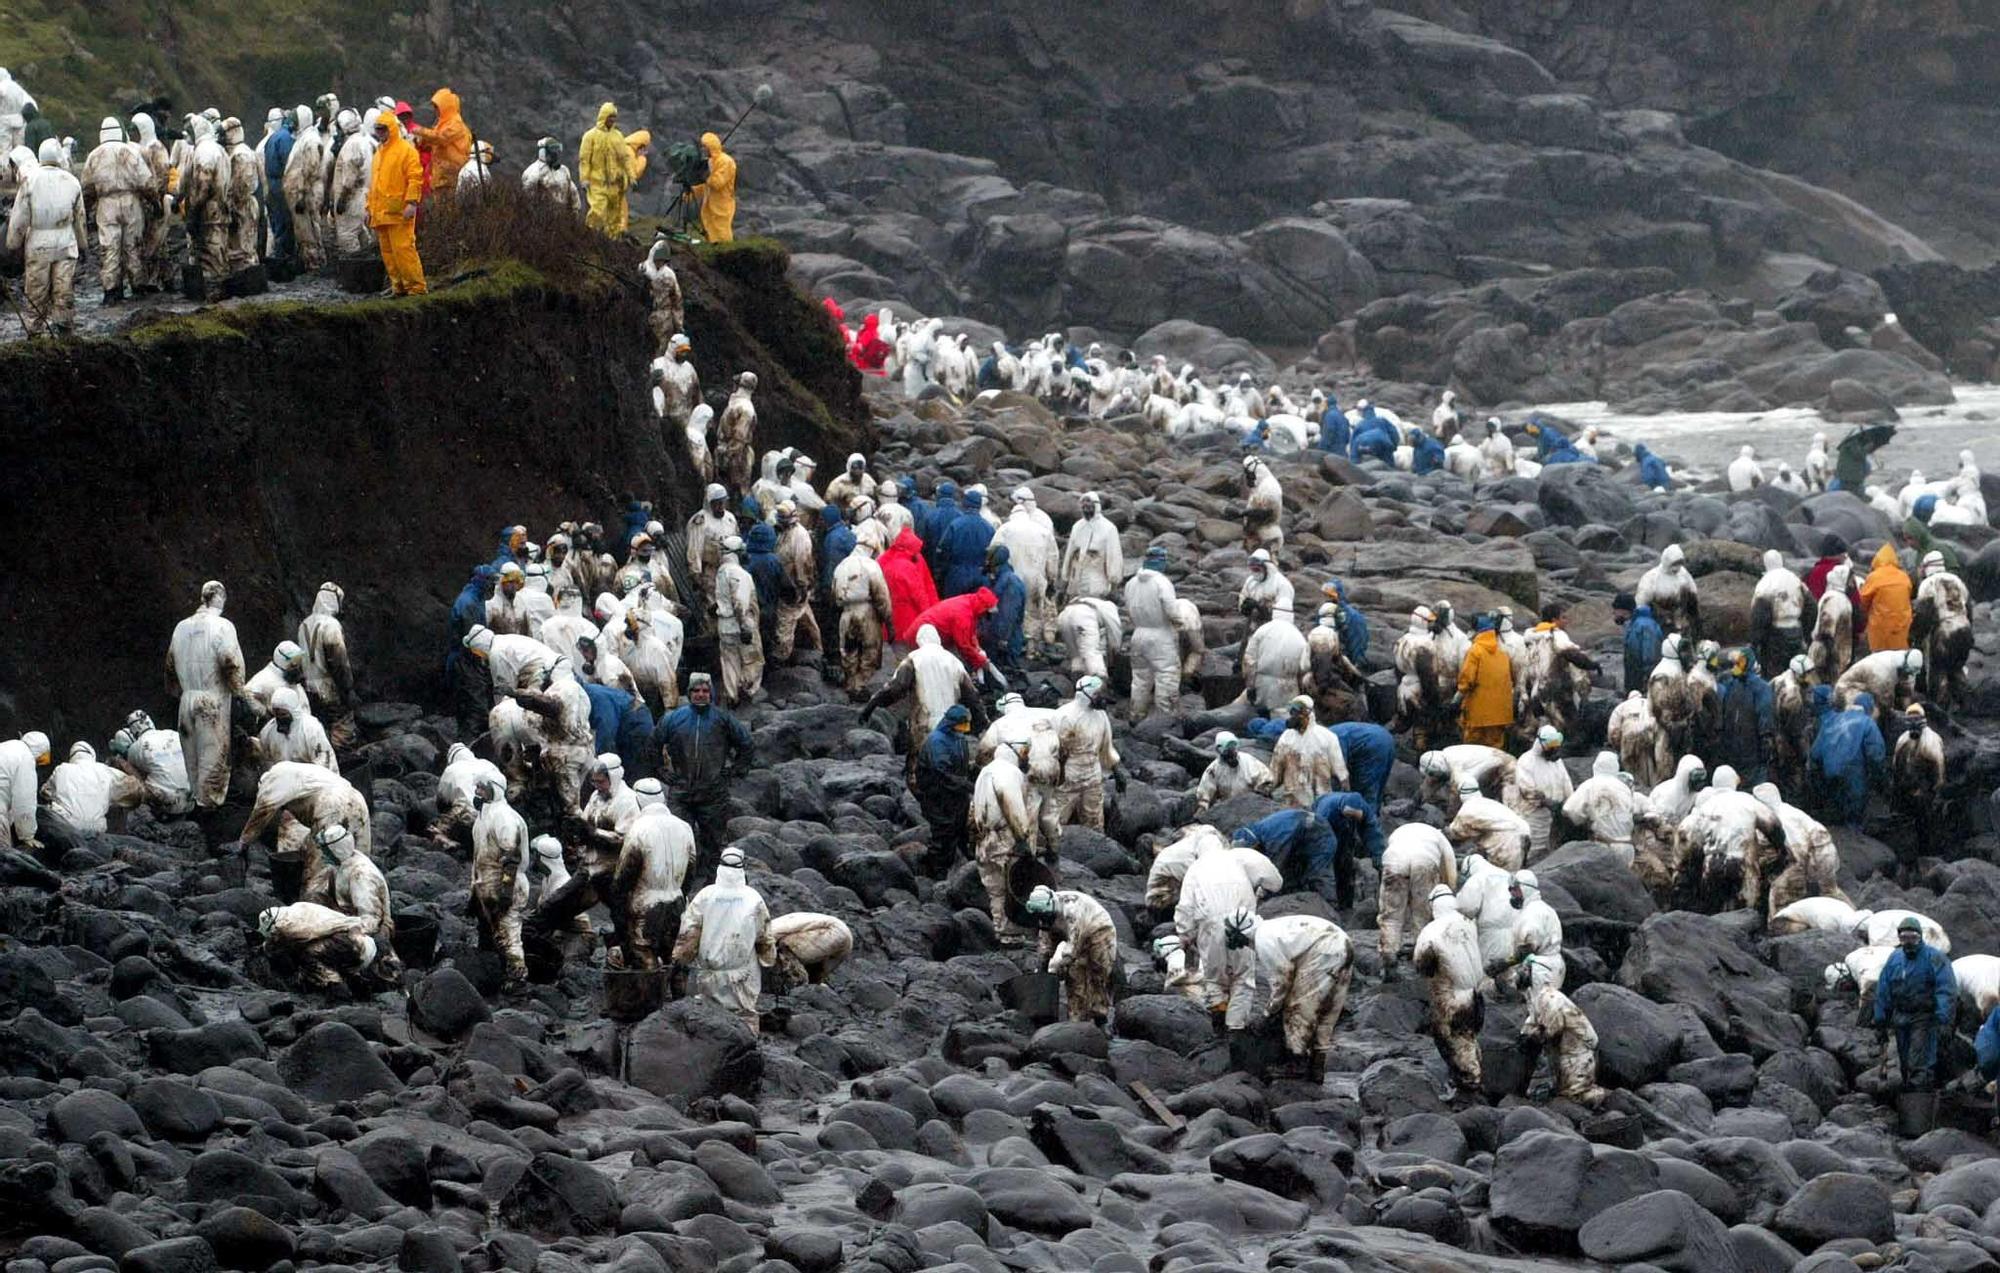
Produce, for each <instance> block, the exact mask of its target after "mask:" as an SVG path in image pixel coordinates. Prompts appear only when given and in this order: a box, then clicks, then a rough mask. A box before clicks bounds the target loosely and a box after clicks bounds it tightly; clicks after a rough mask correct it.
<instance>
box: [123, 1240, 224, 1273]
mask: <svg viewBox="0 0 2000 1273" xmlns="http://www.w3.org/2000/svg"><path fill="white" fill-rule="evenodd" d="M215 1267H216V1260H215V1248H213V1247H211V1246H210V1245H209V1244H208V1240H207V1239H206V1238H202V1237H198V1236H195V1237H185V1238H168V1239H167V1240H165V1241H164V1242H152V1243H148V1244H147V1245H145V1246H142V1247H135V1248H133V1249H132V1250H130V1251H127V1252H126V1253H125V1254H124V1255H123V1256H122V1257H120V1259H119V1261H118V1269H119V1273H209V1270H211V1269H213V1268H215Z"/></svg>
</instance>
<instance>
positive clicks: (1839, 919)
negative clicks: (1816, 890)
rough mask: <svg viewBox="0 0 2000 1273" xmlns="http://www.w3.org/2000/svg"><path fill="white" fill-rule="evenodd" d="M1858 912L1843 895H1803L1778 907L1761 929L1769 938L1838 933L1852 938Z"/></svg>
mask: <svg viewBox="0 0 2000 1273" xmlns="http://www.w3.org/2000/svg"><path fill="white" fill-rule="evenodd" d="M1859 914H1860V913H1859V912H1858V911H1856V910H1855V909H1854V907H1853V906H1852V905H1851V904H1850V903H1848V902H1847V901H1846V900H1845V899H1843V898H1838V897H1802V898H1800V899H1798V900H1797V901H1795V902H1792V903H1791V904H1789V905H1787V906H1782V907H1780V908H1779V909H1778V911H1777V913H1776V914H1774V915H1772V916H1771V919H1770V922H1769V923H1767V924H1766V925H1765V926H1764V932H1765V934H1766V935H1767V936H1771V937H1787V936H1790V935H1791V934H1793V933H1839V934H1840V935H1841V936H1843V937H1852V936H1853V935H1854V925H1855V923H1856V921H1857V919H1858V918H1859Z"/></svg>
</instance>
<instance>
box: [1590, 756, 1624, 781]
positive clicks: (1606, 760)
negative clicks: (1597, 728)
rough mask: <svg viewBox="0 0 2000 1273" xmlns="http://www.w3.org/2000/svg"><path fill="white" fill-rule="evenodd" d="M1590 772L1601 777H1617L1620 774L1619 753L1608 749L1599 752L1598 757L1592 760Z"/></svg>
mask: <svg viewBox="0 0 2000 1273" xmlns="http://www.w3.org/2000/svg"><path fill="white" fill-rule="evenodd" d="M1590 772H1591V773H1593V774H1595V775H1596V776H1597V777H1599V778H1616V777H1617V776H1618V757H1617V755H1616V754H1615V753H1613V752H1608V751H1600V752H1598V753H1597V759H1595V760H1593V761H1591V762H1590Z"/></svg>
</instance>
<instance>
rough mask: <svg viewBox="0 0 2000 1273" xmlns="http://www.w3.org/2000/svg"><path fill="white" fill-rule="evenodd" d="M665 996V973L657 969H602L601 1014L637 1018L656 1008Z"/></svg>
mask: <svg viewBox="0 0 2000 1273" xmlns="http://www.w3.org/2000/svg"><path fill="white" fill-rule="evenodd" d="M666 998H667V974H666V973H665V972H664V971H661V970H659V969H649V970H644V971H639V970H633V969H606V970H605V973H604V1015H605V1016H607V1017H610V1018H611V1019H612V1020H613V1021H639V1020H643V1019H644V1018H646V1017H649V1016H651V1015H652V1014H653V1013H655V1012H657V1011H659V1008H660V1005H661V1004H662V1003H664V1002H666Z"/></svg>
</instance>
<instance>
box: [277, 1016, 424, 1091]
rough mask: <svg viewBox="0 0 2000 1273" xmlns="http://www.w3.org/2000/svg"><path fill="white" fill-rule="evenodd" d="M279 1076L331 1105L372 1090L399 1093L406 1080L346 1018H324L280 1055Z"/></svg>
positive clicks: (287, 1083)
mask: <svg viewBox="0 0 2000 1273" xmlns="http://www.w3.org/2000/svg"><path fill="white" fill-rule="evenodd" d="M278 1075H279V1077H281V1078H283V1079H284V1080H285V1084H286V1086H288V1087H290V1088H291V1089H292V1090H293V1091H294V1092H297V1093H298V1094H299V1095H300V1096H303V1097H305V1098H306V1099H307V1100H309V1101H315V1102H319V1103H323V1104H330V1103H332V1102H335V1101H352V1100H359V1099H360V1098H361V1097H363V1096H366V1095H368V1094H369V1093H370V1092H400V1091H402V1090H403V1081H402V1080H401V1079H399V1078H397V1077H396V1074H395V1072H394V1071H393V1070H391V1069H390V1068H389V1067H388V1066H387V1065H385V1064H384V1063H383V1061H382V1058H381V1057H379V1056H377V1055H375V1050H374V1049H373V1048H371V1047H369V1046H368V1040H366V1039H364V1038H362V1037H361V1034H360V1032H359V1031H357V1030H356V1029H355V1028H354V1027H353V1026H351V1025H348V1024H347V1023H346V1022H344V1021H322V1022H321V1023H320V1024H318V1025H316V1026H314V1027H313V1028H312V1029H311V1030H309V1031H307V1032H306V1034H305V1036H304V1037H303V1038H301V1039H300V1040H299V1041H298V1042H297V1043H294V1044H292V1046H290V1047H289V1048H286V1049H285V1051H284V1054H283V1055H282V1056H280V1057H279V1058H278Z"/></svg>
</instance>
